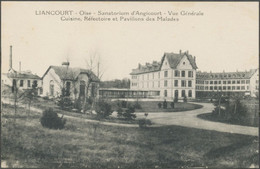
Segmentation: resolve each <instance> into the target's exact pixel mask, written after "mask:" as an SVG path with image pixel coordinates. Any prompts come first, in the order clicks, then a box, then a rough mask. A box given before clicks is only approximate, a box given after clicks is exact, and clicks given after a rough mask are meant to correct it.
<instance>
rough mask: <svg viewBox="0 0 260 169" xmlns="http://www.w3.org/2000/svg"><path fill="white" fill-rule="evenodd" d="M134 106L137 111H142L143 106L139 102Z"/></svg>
mask: <svg viewBox="0 0 260 169" xmlns="http://www.w3.org/2000/svg"><path fill="white" fill-rule="evenodd" d="M133 106H134V108H135V109H142V106H141V105H140V103H139V102H138V101H135V102H134V105H133Z"/></svg>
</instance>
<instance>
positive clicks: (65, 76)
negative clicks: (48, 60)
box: [42, 66, 99, 82]
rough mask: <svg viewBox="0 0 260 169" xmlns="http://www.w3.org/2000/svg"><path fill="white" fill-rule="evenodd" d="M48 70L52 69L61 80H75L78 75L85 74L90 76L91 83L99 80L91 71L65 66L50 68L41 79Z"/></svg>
mask: <svg viewBox="0 0 260 169" xmlns="http://www.w3.org/2000/svg"><path fill="white" fill-rule="evenodd" d="M50 69H53V70H54V71H55V73H56V74H57V75H58V76H59V77H60V79H62V80H76V79H77V78H78V76H79V75H80V74H84V73H85V74H87V75H88V77H89V76H90V77H91V79H92V80H93V81H96V82H98V81H99V78H98V77H97V76H96V75H95V74H94V73H93V72H92V71H91V70H88V69H82V68H71V67H66V66H50V67H49V68H48V69H47V71H46V72H45V73H44V75H43V76H42V78H43V77H44V76H45V75H46V74H47V73H48V71H49V70H50Z"/></svg>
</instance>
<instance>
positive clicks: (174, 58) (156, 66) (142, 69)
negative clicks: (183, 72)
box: [130, 52, 198, 75]
mask: <svg viewBox="0 0 260 169" xmlns="http://www.w3.org/2000/svg"><path fill="white" fill-rule="evenodd" d="M185 56H186V57H187V58H188V60H189V61H190V64H191V66H192V68H193V69H197V68H198V67H197V65H196V61H195V58H193V57H192V56H191V55H189V54H188V53H187V52H184V53H178V54H176V53H164V55H163V57H162V59H161V62H153V63H146V65H140V64H139V66H138V68H137V69H133V70H132V72H131V73H130V74H131V75H136V74H142V73H148V72H155V71H159V70H161V67H162V63H163V62H164V60H165V58H166V59H167V60H168V62H169V65H170V67H171V68H172V69H176V68H177V66H178V64H179V63H180V61H181V60H182V59H183V58H184V57H185Z"/></svg>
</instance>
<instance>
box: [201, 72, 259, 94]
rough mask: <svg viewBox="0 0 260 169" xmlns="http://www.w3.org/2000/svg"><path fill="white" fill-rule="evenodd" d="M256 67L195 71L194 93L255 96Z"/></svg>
mask: <svg viewBox="0 0 260 169" xmlns="http://www.w3.org/2000/svg"><path fill="white" fill-rule="evenodd" d="M258 83H259V73H258V69H251V70H250V71H243V72H238V71H237V72H221V73H212V72H210V73H208V72H200V71H198V72H197V78H196V95H197V96H198V97H211V96H213V95H214V94H215V93H218V92H221V93H223V95H228V94H230V93H240V94H242V95H250V96H251V97H256V95H257V94H258V92H259V89H258V86H259V85H258Z"/></svg>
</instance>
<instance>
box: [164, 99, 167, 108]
mask: <svg viewBox="0 0 260 169" xmlns="http://www.w3.org/2000/svg"><path fill="white" fill-rule="evenodd" d="M163 108H164V109H167V102H166V100H164V102H163Z"/></svg>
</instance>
